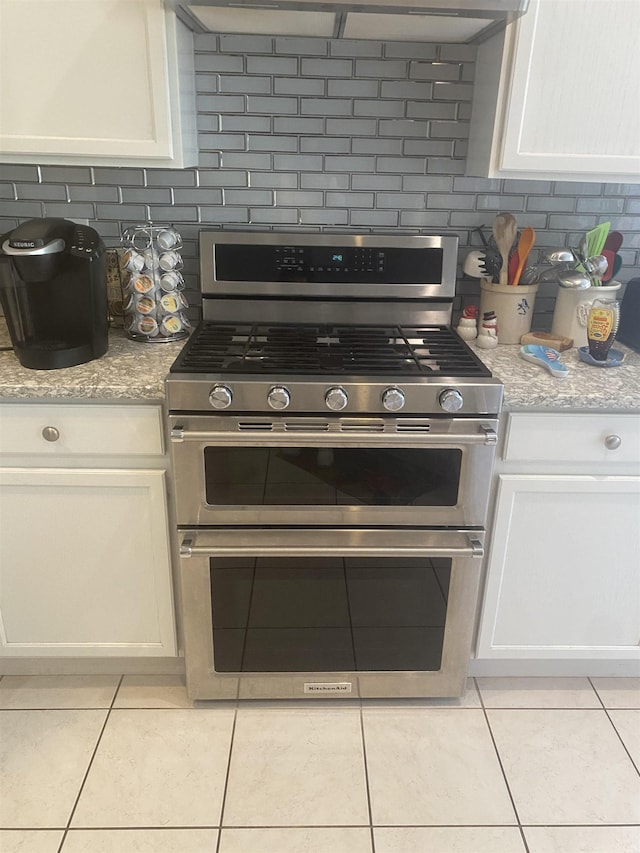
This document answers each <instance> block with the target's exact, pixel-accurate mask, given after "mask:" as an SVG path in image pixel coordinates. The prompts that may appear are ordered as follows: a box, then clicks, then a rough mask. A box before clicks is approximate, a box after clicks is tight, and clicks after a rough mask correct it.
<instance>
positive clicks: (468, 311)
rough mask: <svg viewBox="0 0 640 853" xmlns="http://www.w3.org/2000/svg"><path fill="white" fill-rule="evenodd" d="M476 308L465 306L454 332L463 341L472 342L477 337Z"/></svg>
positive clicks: (475, 306) (474, 306)
mask: <svg viewBox="0 0 640 853" xmlns="http://www.w3.org/2000/svg"><path fill="white" fill-rule="evenodd" d="M477 319H478V306H477V305H467V306H466V308H465V309H464V311H463V312H462V317H461V318H460V321H459V323H458V325H457V326H456V332H457V333H458V335H459V336H460V337H461V338H462V340H463V341H473V340H474V339H475V338H476V337H477V336H478V324H477Z"/></svg>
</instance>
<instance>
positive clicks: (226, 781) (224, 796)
mask: <svg viewBox="0 0 640 853" xmlns="http://www.w3.org/2000/svg"><path fill="white" fill-rule="evenodd" d="M238 710H239V708H238V706H237V705H236V707H235V709H234V712H233V724H232V726H231V738H230V739H229V756H228V758H227V772H226V775H225V778H224V788H223V790H222V802H221V803H220V817H219V821H218V822H219V824H220V827H219V829H218V840H217V842H216V851H215V853H220V842H221V841H222V823H223V821H224V809H225V806H226V804H227V789H228V787H229V776H230V774H231V756H232V754H233V741H234V738H235V736H236V723H237V721H238Z"/></svg>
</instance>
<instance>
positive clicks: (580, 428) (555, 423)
mask: <svg viewBox="0 0 640 853" xmlns="http://www.w3.org/2000/svg"><path fill="white" fill-rule="evenodd" d="M503 458H504V459H505V460H506V461H509V462H516V461H520V462H567V463H569V462H606V463H616V462H621V463H627V464H629V463H640V415H637V414H629V415H619V414H618V415H604V414H597V415H591V414H573V415H569V414H567V415H556V414H546V413H543V412H539V413H531V414H526V413H524V412H523V413H517V412H516V413H514V414H511V415H510V416H509V422H508V425H507V433H506V440H505V447H504V452H503Z"/></svg>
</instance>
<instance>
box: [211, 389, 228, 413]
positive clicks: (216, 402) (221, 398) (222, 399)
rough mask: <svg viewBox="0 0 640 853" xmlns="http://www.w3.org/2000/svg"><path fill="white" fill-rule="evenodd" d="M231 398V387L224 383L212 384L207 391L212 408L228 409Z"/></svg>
mask: <svg viewBox="0 0 640 853" xmlns="http://www.w3.org/2000/svg"><path fill="white" fill-rule="evenodd" d="M232 400H233V394H232V392H231V388H228V387H227V386H226V385H214V386H213V388H212V389H211V391H210V393H209V402H210V403H211V405H212V406H213V408H214V409H228V408H229V406H230V405H231V401H232Z"/></svg>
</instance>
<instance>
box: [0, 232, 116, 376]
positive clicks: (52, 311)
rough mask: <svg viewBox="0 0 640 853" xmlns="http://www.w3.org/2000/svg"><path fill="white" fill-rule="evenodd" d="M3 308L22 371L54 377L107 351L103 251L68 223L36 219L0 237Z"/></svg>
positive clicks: (96, 240)
mask: <svg viewBox="0 0 640 853" xmlns="http://www.w3.org/2000/svg"><path fill="white" fill-rule="evenodd" d="M0 301H1V302H2V308H3V310H4V314H5V318H6V320H7V325H8V327H9V334H10V335H11V341H12V343H13V348H14V351H15V354H16V356H17V357H18V359H19V361H20V363H21V364H22V365H24V367H32V368H36V369H39V370H52V369H54V368H58V367H71V366H72V365H74V364H83V363H84V362H86V361H91V360H92V359H94V358H99V357H100V356H101V355H104V353H105V352H106V351H107V346H108V340H107V323H108V321H107V316H108V308H107V282H106V268H105V248H104V243H103V242H102V240H101V239H100V237H99V235H98V233H97V232H96V231H94V229H93V228H89V227H88V226H87V225H77V224H76V223H75V222H69V221H68V220H67V219H31V220H29V221H28V222H23V223H22V224H21V225H18V227H17V228H14V230H13V231H10V232H9V233H8V234H4V235H3V236H2V237H0Z"/></svg>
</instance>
